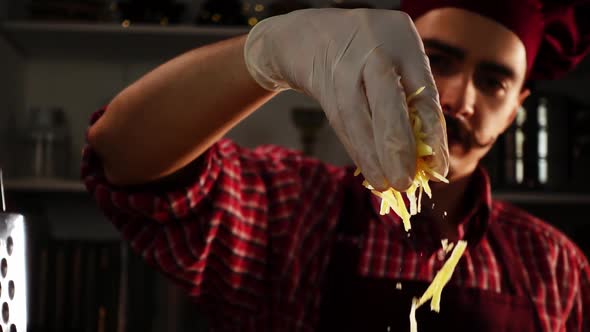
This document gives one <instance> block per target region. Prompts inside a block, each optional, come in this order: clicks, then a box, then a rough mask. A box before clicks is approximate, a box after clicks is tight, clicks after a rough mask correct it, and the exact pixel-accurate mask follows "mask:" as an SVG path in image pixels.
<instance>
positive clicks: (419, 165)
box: [354, 87, 467, 332]
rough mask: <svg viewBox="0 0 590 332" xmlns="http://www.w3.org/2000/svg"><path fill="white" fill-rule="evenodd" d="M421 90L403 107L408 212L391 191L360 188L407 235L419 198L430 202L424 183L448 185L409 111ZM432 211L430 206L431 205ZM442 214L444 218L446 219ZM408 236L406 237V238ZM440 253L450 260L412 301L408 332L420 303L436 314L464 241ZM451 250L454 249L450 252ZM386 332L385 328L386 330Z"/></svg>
mask: <svg viewBox="0 0 590 332" xmlns="http://www.w3.org/2000/svg"><path fill="white" fill-rule="evenodd" d="M423 90H424V87H422V88H420V89H418V91H416V92H414V93H413V94H411V95H410V96H408V97H407V98H406V103H407V104H408V107H409V115H410V121H411V124H412V131H413V134H414V139H415V140H416V155H417V160H416V174H415V175H414V180H413V181H412V184H411V185H410V187H409V188H408V189H407V190H406V191H405V194H406V197H407V199H408V201H409V207H410V210H409V211H408V209H407V207H406V203H405V202H404V199H403V197H402V194H401V193H400V192H399V191H397V190H395V189H393V188H389V189H387V190H385V191H382V192H380V191H378V190H375V188H374V187H373V186H371V184H370V183H368V182H367V180H364V181H363V186H365V187H366V188H367V189H369V190H370V191H371V192H372V193H373V194H374V195H376V196H377V197H379V198H381V206H380V214H381V215H385V214H387V213H389V212H390V211H391V210H393V211H394V212H395V213H396V214H397V215H398V216H399V217H400V218H401V219H402V222H403V225H404V229H405V230H406V232H408V231H409V230H410V229H411V228H412V225H411V223H410V217H411V216H413V215H416V214H417V213H419V212H420V211H421V201H422V194H423V193H426V195H428V197H430V198H432V191H431V189H430V185H429V184H428V181H429V180H430V179H437V180H439V181H442V182H444V183H449V181H448V180H447V179H446V178H445V177H444V176H442V175H441V174H439V173H437V172H436V171H434V170H433V169H431V168H430V167H429V166H428V165H427V162H426V157H428V156H432V155H434V151H433V150H432V147H431V146H429V145H428V144H426V142H424V138H425V137H426V134H425V133H423V132H422V120H421V119H420V117H419V116H418V113H417V110H416V108H415V107H411V106H410V103H411V101H412V100H413V99H414V98H415V97H416V96H417V95H419V94H420V93H421V92H422V91H423ZM361 172H362V171H361V169H360V168H358V167H357V169H356V170H355V172H354V176H358V175H359V174H361ZM432 208H434V204H433V205H432ZM446 215H447V214H446V212H445V213H444V216H445V217H446ZM409 236H410V234H409V233H408V237H409ZM441 244H442V247H443V251H444V253H448V252H449V251H451V250H452V253H451V256H450V257H449V259H448V260H447V261H446V262H445V264H444V265H443V267H442V268H441V269H440V270H439V271H438V272H437V273H436V275H435V276H434V279H433V280H432V283H431V284H430V285H429V286H428V288H427V289H426V291H425V292H424V294H423V295H422V296H421V297H420V298H419V299H418V298H413V299H412V305H411V308H410V332H417V331H418V323H417V321H416V310H417V309H418V308H419V307H420V306H422V305H423V304H424V303H426V302H427V301H429V300H430V310H433V311H436V312H440V299H441V295H442V290H443V288H444V287H445V285H446V284H447V283H448V282H449V280H451V276H452V275H453V271H454V270H455V267H456V266H457V264H458V263H459V259H460V258H461V256H462V255H463V252H464V251H465V249H466V248H467V242H466V241H462V240H460V241H458V242H457V245H456V246H454V243H450V244H449V241H448V239H443V240H442V241H441ZM453 246H454V248H453ZM396 288H397V289H401V283H397V284H396ZM388 330H389V327H388Z"/></svg>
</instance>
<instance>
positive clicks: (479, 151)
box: [415, 8, 529, 180]
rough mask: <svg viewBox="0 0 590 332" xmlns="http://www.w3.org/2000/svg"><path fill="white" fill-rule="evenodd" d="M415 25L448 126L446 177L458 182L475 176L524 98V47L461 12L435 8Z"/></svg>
mask: <svg viewBox="0 0 590 332" xmlns="http://www.w3.org/2000/svg"><path fill="white" fill-rule="evenodd" d="M415 24H416V28H417V29H418V32H419V34H420V36H421V37H422V40H423V42H424V47H425V50H426V54H427V55H428V57H429V59H430V66H431V69H432V73H433V75H434V79H435V81H436V86H437V88H438V91H439V94H440V103H441V106H442V108H443V112H444V114H445V119H446V122H447V132H448V138H449V152H450V170H449V175H448V177H449V179H450V180H453V179H457V178H460V177H463V176H466V175H468V174H471V172H473V170H474V169H475V167H476V166H477V163H478V162H479V160H480V159H481V158H482V157H483V156H484V155H485V154H486V153H487V152H488V151H489V150H490V148H491V146H492V144H493V143H494V142H495V140H496V138H497V137H498V135H500V134H501V133H502V132H503V131H504V130H505V129H506V128H507V127H508V126H509V125H510V123H511V122H512V120H513V119H514V116H515V114H516V111H517V109H518V107H519V105H520V104H521V103H522V101H524V99H525V98H526V97H527V96H528V94H529V91H528V90H525V89H522V85H523V82H524V78H525V72H526V54H525V48H524V45H523V44H522V42H521V41H520V39H519V38H518V37H517V36H516V35H515V34H514V33H513V32H511V31H510V30H508V29H507V28H505V27H504V26H502V25H500V24H499V23H497V22H495V21H493V20H490V19H488V18H485V17H482V16H480V15H477V14H474V13H472V12H468V11H465V10H461V9H455V8H444V9H436V10H433V11H430V12H428V13H426V14H425V15H423V16H422V17H420V18H419V19H418V20H416V22H415Z"/></svg>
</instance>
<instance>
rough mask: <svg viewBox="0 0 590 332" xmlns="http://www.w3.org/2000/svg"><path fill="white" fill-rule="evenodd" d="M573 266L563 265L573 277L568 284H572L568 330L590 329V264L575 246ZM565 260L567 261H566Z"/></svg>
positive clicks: (584, 331) (585, 331) (584, 330)
mask: <svg viewBox="0 0 590 332" xmlns="http://www.w3.org/2000/svg"><path fill="white" fill-rule="evenodd" d="M574 252H575V254H574V255H572V258H570V260H572V266H571V267H568V266H567V264H564V265H562V266H563V267H564V269H567V271H566V272H568V274H569V275H571V277H570V278H569V280H567V281H566V284H569V285H570V286H571V292H572V295H573V296H571V300H570V303H571V305H570V307H571V310H570V311H569V316H568V317H566V319H567V320H566V331H580V332H582V331H583V332H588V331H590V265H589V264H588V260H587V259H586V258H585V257H584V254H582V253H581V250H579V249H578V248H574ZM564 262H565V261H564Z"/></svg>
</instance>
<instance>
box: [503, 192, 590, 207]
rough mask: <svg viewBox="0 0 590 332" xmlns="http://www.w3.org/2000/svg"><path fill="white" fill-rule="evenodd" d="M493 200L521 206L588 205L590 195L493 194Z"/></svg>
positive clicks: (545, 193)
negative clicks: (520, 204)
mask: <svg viewBox="0 0 590 332" xmlns="http://www.w3.org/2000/svg"><path fill="white" fill-rule="evenodd" d="M492 196H493V197H494V199H498V200H503V201H508V202H511V203H522V204H572V205H573V204H578V205H585V204H590V194H586V193H565V192H564V193H561V192H553V193H551V192H516V191H498V192H494V193H493V195H492Z"/></svg>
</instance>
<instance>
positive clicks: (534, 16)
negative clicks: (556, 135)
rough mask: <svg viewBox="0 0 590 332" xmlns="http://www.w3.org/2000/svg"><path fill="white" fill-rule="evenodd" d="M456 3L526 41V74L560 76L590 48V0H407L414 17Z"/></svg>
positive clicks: (407, 9) (531, 76) (405, 8)
mask: <svg viewBox="0 0 590 332" xmlns="http://www.w3.org/2000/svg"><path fill="white" fill-rule="evenodd" d="M445 7H454V8H460V9H464V10H468V11H471V12H474V13H477V14H479V15H482V16H485V17H487V18H490V19H492V20H494V21H496V22H498V23H500V24H502V25H503V26H505V27H506V28H508V29H509V30H511V31H512V32H514V33H515V34H516V35H517V36H518V37H519V38H520V40H521V41H522V43H523V44H524V47H525V49H526V54H527V78H528V79H550V78H558V77H559V76H561V75H563V74H565V73H566V72H568V71H569V70H571V69H572V68H573V67H575V65H577V64H578V63H579V62H580V61H581V60H582V58H583V57H584V56H585V55H586V54H588V52H589V51H590V0H564V1H560V0H481V1H476V0H405V1H402V4H401V10H402V11H404V12H406V13H408V14H409V15H410V16H411V17H412V19H413V20H416V19H418V18H419V17H420V16H422V15H424V14H425V13H427V12H429V11H431V10H433V9H438V8H445Z"/></svg>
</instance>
